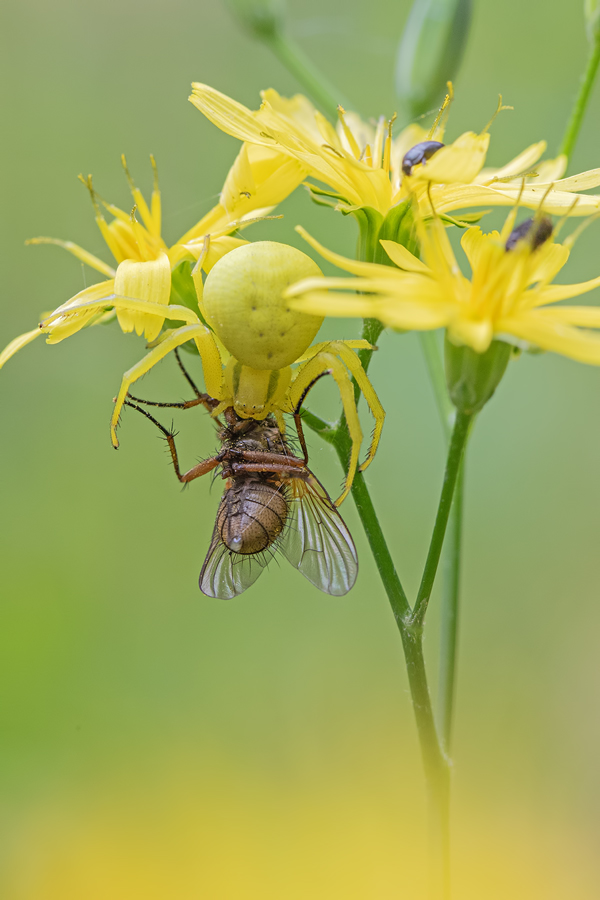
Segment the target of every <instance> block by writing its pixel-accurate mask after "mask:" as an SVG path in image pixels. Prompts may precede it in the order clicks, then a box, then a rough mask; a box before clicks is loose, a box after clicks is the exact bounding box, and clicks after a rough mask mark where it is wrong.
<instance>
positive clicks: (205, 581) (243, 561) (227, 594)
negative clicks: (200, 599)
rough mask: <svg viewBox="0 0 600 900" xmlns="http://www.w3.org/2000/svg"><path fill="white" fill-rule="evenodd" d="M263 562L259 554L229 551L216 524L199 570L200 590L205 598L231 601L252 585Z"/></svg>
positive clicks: (261, 568)
mask: <svg viewBox="0 0 600 900" xmlns="http://www.w3.org/2000/svg"><path fill="white" fill-rule="evenodd" d="M264 565H265V562H264V559H263V557H262V555H261V554H243V553H234V552H233V551H232V550H230V549H229V547H227V546H226V545H225V544H224V543H223V541H222V540H221V535H220V534H219V532H218V530H217V527H216V526H215V530H214V531H213V536H212V540H211V542H210V547H209V548H208V553H207V554H206V559H205V560H204V565H203V566H202V571H201V572H200V581H199V584H200V590H201V591H202V593H203V594H206V596H207V597H217V598H218V599H219V600H231V599H232V597H237V596H238V595H239V594H241V593H242V592H243V591H245V590H246V588H249V587H250V585H252V584H254V582H255V581H256V579H257V578H258V576H259V575H260V573H261V572H262V570H263V568H264Z"/></svg>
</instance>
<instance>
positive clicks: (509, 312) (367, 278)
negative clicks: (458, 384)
mask: <svg viewBox="0 0 600 900" xmlns="http://www.w3.org/2000/svg"><path fill="white" fill-rule="evenodd" d="M515 216H516V209H514V210H512V211H511V213H510V214H509V216H508V218H507V220H506V222H505V225H504V227H503V229H502V231H501V232H497V231H492V232H490V233H488V234H484V233H483V232H482V231H481V229H480V228H479V227H472V228H469V229H467V230H466V231H465V232H464V234H463V237H462V240H461V244H462V249H463V251H464V253H465V255H466V257H467V260H468V262H469V265H470V268H471V275H470V277H467V276H466V275H464V274H463V273H462V271H461V269H460V267H459V265H458V262H457V260H456V257H455V255H454V251H453V249H452V246H451V244H450V241H449V239H448V235H447V233H446V230H445V228H444V226H443V225H442V223H441V222H440V220H439V219H437V218H435V219H433V220H431V221H430V222H429V223H427V224H425V223H423V222H422V221H421V222H420V223H419V238H420V241H421V251H422V257H423V258H422V259H418V258H417V257H416V256H413V254H412V253H410V252H409V251H408V250H407V249H406V248H405V247H403V246H401V245H400V244H396V243H394V242H392V241H382V244H383V247H384V249H385V251H386V253H387V254H388V256H389V257H390V259H391V260H392V262H393V263H394V264H395V266H396V267H397V268H393V267H390V266H385V265H378V264H375V263H362V262H355V261H354V260H348V259H345V258H344V257H341V256H338V255H337V254H334V253H331V252H330V251H329V250H326V249H325V248H324V247H322V246H321V245H320V244H318V243H317V242H316V241H315V240H314V239H312V238H310V237H309V236H308V235H307V234H306V233H305V232H302V233H303V234H304V236H305V237H306V239H307V240H308V241H309V243H310V244H311V245H312V246H313V247H314V248H315V249H316V250H317V251H318V252H319V253H321V255H322V256H324V257H325V258H326V259H328V260H329V261H330V262H333V263H335V264H336V265H337V266H339V267H340V268H342V269H345V270H346V271H348V272H351V273H352V274H353V275H355V276H358V277H356V278H352V279H348V278H321V279H308V280H305V281H303V282H299V283H298V284H296V285H294V286H293V287H292V288H290V290H289V295H290V296H291V297H294V298H296V299H295V300H292V303H293V304H294V305H297V307H298V308H299V309H302V310H304V311H305V312H311V313H321V314H323V313H325V314H326V315H334V316H361V317H372V318H376V319H379V320H380V321H381V322H382V323H383V324H384V325H387V326H389V327H391V328H396V329H402V330H409V329H417V330H432V329H436V328H446V329H447V334H448V337H449V339H450V340H451V341H452V342H453V343H455V344H458V345H464V346H467V347H471V348H472V349H473V350H475V351H476V352H477V353H485V352H486V351H487V350H488V348H489V347H490V345H491V343H492V341H493V340H494V339H500V340H503V341H507V342H509V343H513V344H516V345H517V346H523V345H526V346H531V347H538V348H541V349H543V350H552V351H555V352H556V353H562V354H563V355H564V356H568V357H571V358H572V359H576V360H578V361H580V362H586V363H591V364H594V365H600V336H598V335H596V334H593V333H591V332H590V331H589V330H588V329H590V328H600V309H599V308H598V307H588V306H559V305H557V304H558V302H559V301H561V300H567V299H569V298H571V297H577V296H579V295H580V294H584V293H586V292H588V291H591V290H593V289H594V288H595V287H598V286H600V277H598V278H594V279H592V280H591V281H585V282H582V283H581V284H552V283H551V282H552V280H553V278H554V277H555V276H556V275H557V274H558V272H559V271H560V270H561V269H562V268H563V266H564V265H565V263H566V262H567V259H568V257H569V252H570V246H571V245H572V243H573V240H572V239H571V240H569V239H567V240H566V241H565V242H564V243H563V244H559V243H554V241H553V240H552V237H551V230H550V225H549V221H548V220H547V219H546V218H545V217H542V216H540V215H538V216H536V217H534V218H533V219H530V220H528V222H527V224H525V223H524V224H522V225H520V226H518V227H517V228H515V227H514V224H515ZM299 230H300V229H299Z"/></svg>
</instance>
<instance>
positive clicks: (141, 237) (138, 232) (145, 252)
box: [130, 206, 153, 262]
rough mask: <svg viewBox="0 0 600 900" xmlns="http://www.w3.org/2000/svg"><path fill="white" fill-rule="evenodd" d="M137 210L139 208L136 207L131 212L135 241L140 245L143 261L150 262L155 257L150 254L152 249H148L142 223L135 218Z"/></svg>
mask: <svg viewBox="0 0 600 900" xmlns="http://www.w3.org/2000/svg"><path fill="white" fill-rule="evenodd" d="M136 209H137V207H136V206H134V207H133V209H132V210H131V216H130V219H131V227H132V228H133V234H134V236H135V240H136V243H137V245H138V249H139V251H140V256H141V258H142V261H144V262H148V261H149V260H151V259H152V258H153V257H152V253H151V252H150V249H149V247H148V242H147V240H146V235H145V234H144V229H143V228H142V226H141V225H140V223H139V222H138V220H137V219H136V217H135V213H136Z"/></svg>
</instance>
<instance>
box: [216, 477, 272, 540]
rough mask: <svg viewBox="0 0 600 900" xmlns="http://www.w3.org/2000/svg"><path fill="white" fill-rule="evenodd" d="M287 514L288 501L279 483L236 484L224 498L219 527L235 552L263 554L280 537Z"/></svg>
mask: <svg viewBox="0 0 600 900" xmlns="http://www.w3.org/2000/svg"><path fill="white" fill-rule="evenodd" d="M287 515H288V503H287V500H286V497H285V495H284V493H283V489H282V487H281V486H280V485H274V484H269V483H268V482H264V481H252V482H251V483H250V484H241V485H236V484H234V485H232V486H231V487H230V488H229V489H228V490H226V491H225V494H224V495H223V499H222V500H221V505H220V506H219V512H218V513H217V528H218V531H219V534H220V536H221V540H222V541H223V543H224V544H225V546H226V547H228V548H229V549H230V550H232V551H233V552H234V553H243V554H252V553H260V552H261V551H262V550H266V549H267V548H268V547H270V546H271V544H272V543H273V542H274V541H275V540H276V539H277V538H278V537H279V535H280V534H281V532H282V530H283V528H284V526H285V523H286V519H287Z"/></svg>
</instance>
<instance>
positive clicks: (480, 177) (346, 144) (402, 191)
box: [190, 83, 600, 216]
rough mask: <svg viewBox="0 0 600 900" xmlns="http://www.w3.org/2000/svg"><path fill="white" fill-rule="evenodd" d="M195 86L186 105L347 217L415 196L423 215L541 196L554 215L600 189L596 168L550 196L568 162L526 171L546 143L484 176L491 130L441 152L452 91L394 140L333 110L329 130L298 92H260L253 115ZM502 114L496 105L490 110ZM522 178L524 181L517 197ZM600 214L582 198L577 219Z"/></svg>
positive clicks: (385, 130) (386, 127)
mask: <svg viewBox="0 0 600 900" xmlns="http://www.w3.org/2000/svg"><path fill="white" fill-rule="evenodd" d="M192 87H193V91H192V94H191V96H190V100H191V102H192V103H193V104H194V106H195V107H196V108H197V109H199V110H200V111H201V112H202V113H203V114H204V115H205V116H206V117H207V118H208V119H210V121H211V122H213V123H214V124H215V125H217V126H218V127H219V128H221V129H222V130H223V131H225V132H226V133H227V134H230V135H233V137H236V138H239V139H241V140H243V141H246V142H247V143H248V144H254V145H257V146H260V147H264V148H271V149H276V150H278V151H280V152H281V153H284V154H286V155H287V156H288V157H290V158H292V159H295V160H297V161H298V162H299V163H300V164H301V165H302V166H304V167H305V169H306V171H307V172H308V174H309V175H311V176H312V177H313V178H316V179H318V180H319V181H321V182H323V183H324V184H326V185H328V186H329V187H330V188H331V189H332V190H333V192H334V194H333V198H332V199H334V200H336V201H337V204H338V208H340V209H342V210H343V211H345V212H349V211H353V210H355V209H361V208H363V207H370V208H372V209H375V210H377V212H379V213H380V214H381V215H382V216H386V215H387V213H388V212H389V211H390V210H391V209H392V208H393V207H395V206H397V205H398V204H399V203H401V202H402V201H403V200H405V199H407V198H408V197H409V196H413V197H416V199H417V200H418V203H419V208H420V211H421V214H422V215H424V216H429V215H432V208H431V202H433V204H434V207H435V209H436V210H437V211H438V212H439V213H441V214H443V213H447V212H449V211H451V210H455V209H464V208H466V207H469V206H488V205H505V206H508V205H511V204H512V203H513V202H514V200H515V195H516V193H518V192H519V191H521V195H520V202H521V205H523V206H529V207H532V208H537V207H538V206H539V203H540V198H541V197H543V198H544V209H545V210H546V211H547V212H550V213H556V214H560V213H561V212H564V211H565V210H566V209H568V208H569V207H570V206H571V205H572V203H573V192H574V191H583V190H588V189H590V188H593V187H597V186H598V185H600V169H595V170H593V171H591V172H585V173H583V174H582V175H577V176H573V177H572V178H566V179H563V180H562V181H558V182H557V183H556V184H555V185H554V186H553V188H552V190H550V191H548V183H547V181H549V180H551V178H552V179H554V178H560V177H561V175H562V174H563V172H564V168H565V165H566V160H565V159H564V158H559V159H558V160H557V161H552V162H551V163H549V164H545V165H544V164H542V165H543V166H544V168H543V170H542V167H541V166H540V169H539V170H538V173H537V175H536V174H535V173H532V171H531V170H532V167H533V166H534V165H535V164H536V163H537V161H538V160H539V159H540V157H541V156H542V154H543V152H544V150H545V149H546V144H545V142H544V141H541V142H540V143H538V144H534V145H532V146H531V147H528V148H527V149H526V150H524V151H523V152H522V153H521V154H519V156H517V157H516V158H515V159H513V160H511V161H510V162H509V163H507V164H506V165H505V166H503V167H502V168H501V169H496V170H485V169H483V166H484V164H485V159H486V154H487V151H488V146H489V141H490V135H489V126H490V125H491V122H490V123H488V125H487V126H486V127H485V128H484V129H483V130H482V131H481V132H479V133H475V132H472V131H468V132H465V133H464V134H462V135H460V136H459V137H458V138H457V139H456V140H455V141H454V142H453V143H452V144H448V145H446V146H444V145H443V143H442V142H443V138H444V120H445V115H446V113H447V110H448V106H449V103H450V100H451V93H450V94H449V95H448V97H447V98H446V101H445V102H444V106H443V107H442V110H441V111H440V113H441V115H439V116H438V118H437V120H436V123H435V124H434V127H433V128H432V129H431V130H430V131H429V132H426V131H425V130H424V129H423V128H421V127H420V126H418V125H409V126H408V128H405V129H404V130H403V131H401V132H400V134H399V135H398V136H397V137H395V138H394V137H393V134H392V131H393V124H394V118H392V119H390V120H389V121H387V120H385V119H384V118H380V119H379V121H378V122H377V124H376V125H374V126H373V125H369V124H367V123H365V122H362V121H361V119H360V118H359V117H358V116H357V115H356V114H354V113H351V112H346V111H345V110H343V109H341V108H340V109H339V122H338V124H337V128H334V126H333V125H332V124H331V123H330V122H329V121H328V120H327V119H326V118H325V117H324V116H323V115H322V114H321V113H320V112H319V111H318V110H317V109H315V107H314V106H313V105H312V104H311V103H310V101H309V100H307V99H306V97H303V96H302V95H300V94H298V95H296V96H295V97H292V98H291V99H287V98H285V97H281V96H280V95H279V94H278V93H277V92H276V91H274V90H272V89H269V90H266V91H263V92H262V94H261V96H262V104H261V106H260V109H258V110H255V111H251V110H249V109H248V108H247V107H245V106H243V105H242V104H241V103H238V102H237V101H235V100H232V99H231V98H230V97H227V96H225V95H224V94H221V93H220V92H219V91H216V90H215V89H214V88H212V87H209V86H208V85H205V84H198V83H196V84H194V85H192ZM502 108H505V107H502V104H501V102H500V103H499V105H498V110H497V112H498V111H500V109H502ZM433 139H435V141H436V142H437V143H438V144H439V145H440V146H439V147H438V150H437V152H436V153H435V155H432V156H431V157H427V158H424V159H422V160H419V161H418V164H417V165H415V166H414V167H412V168H411V171H410V173H408V172H407V171H406V167H403V161H404V160H405V158H406V154H407V153H409V152H410V151H411V149H413V148H415V146H416V145H420V144H422V143H423V142H425V141H432V140H433ZM550 176H551V178H550ZM523 177H526V178H527V184H526V185H525V188H524V189H523V187H522V184H521V181H522V179H523ZM530 184H531V186H530ZM430 201H431V202H430ZM599 208H600V198H599V197H590V196H586V195H581V196H580V200H579V203H578V205H577V209H576V212H575V214H576V215H587V214H589V213H593V212H595V211H596V210H597V209H599Z"/></svg>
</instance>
